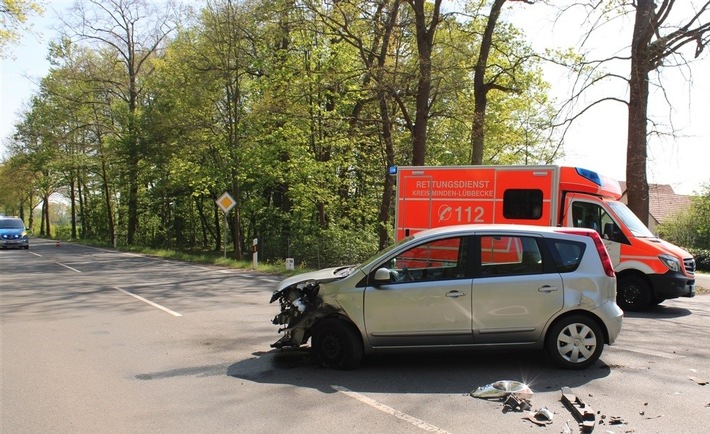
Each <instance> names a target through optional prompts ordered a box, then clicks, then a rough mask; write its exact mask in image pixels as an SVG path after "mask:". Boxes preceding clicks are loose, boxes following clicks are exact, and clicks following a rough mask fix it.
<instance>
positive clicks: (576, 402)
mask: <svg viewBox="0 0 710 434" xmlns="http://www.w3.org/2000/svg"><path fill="white" fill-rule="evenodd" d="M562 402H563V403H564V404H565V406H566V407H567V408H568V409H569V411H570V412H571V413H572V415H573V416H574V418H575V419H577V422H579V425H580V428H581V430H582V432H592V431H593V430H594V426H595V425H596V419H595V415H594V410H592V408H591V407H590V406H589V405H587V404H586V403H584V401H582V400H581V399H580V398H579V397H577V395H575V394H574V392H572V389H570V388H569V387H563V388H562Z"/></svg>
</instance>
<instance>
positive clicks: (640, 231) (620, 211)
mask: <svg viewBox="0 0 710 434" xmlns="http://www.w3.org/2000/svg"><path fill="white" fill-rule="evenodd" d="M607 203H608V204H609V206H610V207H611V209H612V210H613V211H614V214H616V215H617V216H618V217H619V218H620V219H621V221H622V223H624V225H625V226H626V227H627V228H628V230H629V231H631V233H632V234H633V235H634V236H635V237H636V238H655V237H656V236H655V235H653V234H652V233H651V231H649V230H648V228H647V227H646V225H644V224H643V222H641V220H639V218H638V217H636V214H634V213H633V212H632V211H631V210H630V209H629V208H628V207H627V206H626V205H624V204H623V203H621V202H607Z"/></svg>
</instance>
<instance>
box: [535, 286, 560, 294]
mask: <svg viewBox="0 0 710 434" xmlns="http://www.w3.org/2000/svg"><path fill="white" fill-rule="evenodd" d="M537 290H538V291H540V292H552V291H557V287H556V286H550V285H544V286H541V287H539V288H537Z"/></svg>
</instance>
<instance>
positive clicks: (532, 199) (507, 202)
mask: <svg viewBox="0 0 710 434" xmlns="http://www.w3.org/2000/svg"><path fill="white" fill-rule="evenodd" d="M503 217H505V218H506V219H511V220H513V219H521V220H539V219H540V218H541V217H542V190H539V189H528V190H525V189H509V190H506V191H505V193H503Z"/></svg>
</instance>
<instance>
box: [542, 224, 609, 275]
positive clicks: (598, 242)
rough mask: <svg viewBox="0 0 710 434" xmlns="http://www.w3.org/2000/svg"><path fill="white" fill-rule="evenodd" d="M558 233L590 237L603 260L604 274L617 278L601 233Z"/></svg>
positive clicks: (588, 231)
mask: <svg viewBox="0 0 710 434" xmlns="http://www.w3.org/2000/svg"><path fill="white" fill-rule="evenodd" d="M556 232H563V233H565V234H572V235H586V236H588V237H592V240H593V241H594V246H595V247H596V248H597V253H598V254H599V259H601V261H602V266H603V267H604V272H605V273H606V275H607V276H609V277H614V276H616V273H615V272H614V264H612V262H611V256H609V251H608V250H607V249H606V246H605V245H604V241H602V237H601V236H599V233H598V232H597V231H595V230H580V229H567V228H558V229H557V230H556Z"/></svg>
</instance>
